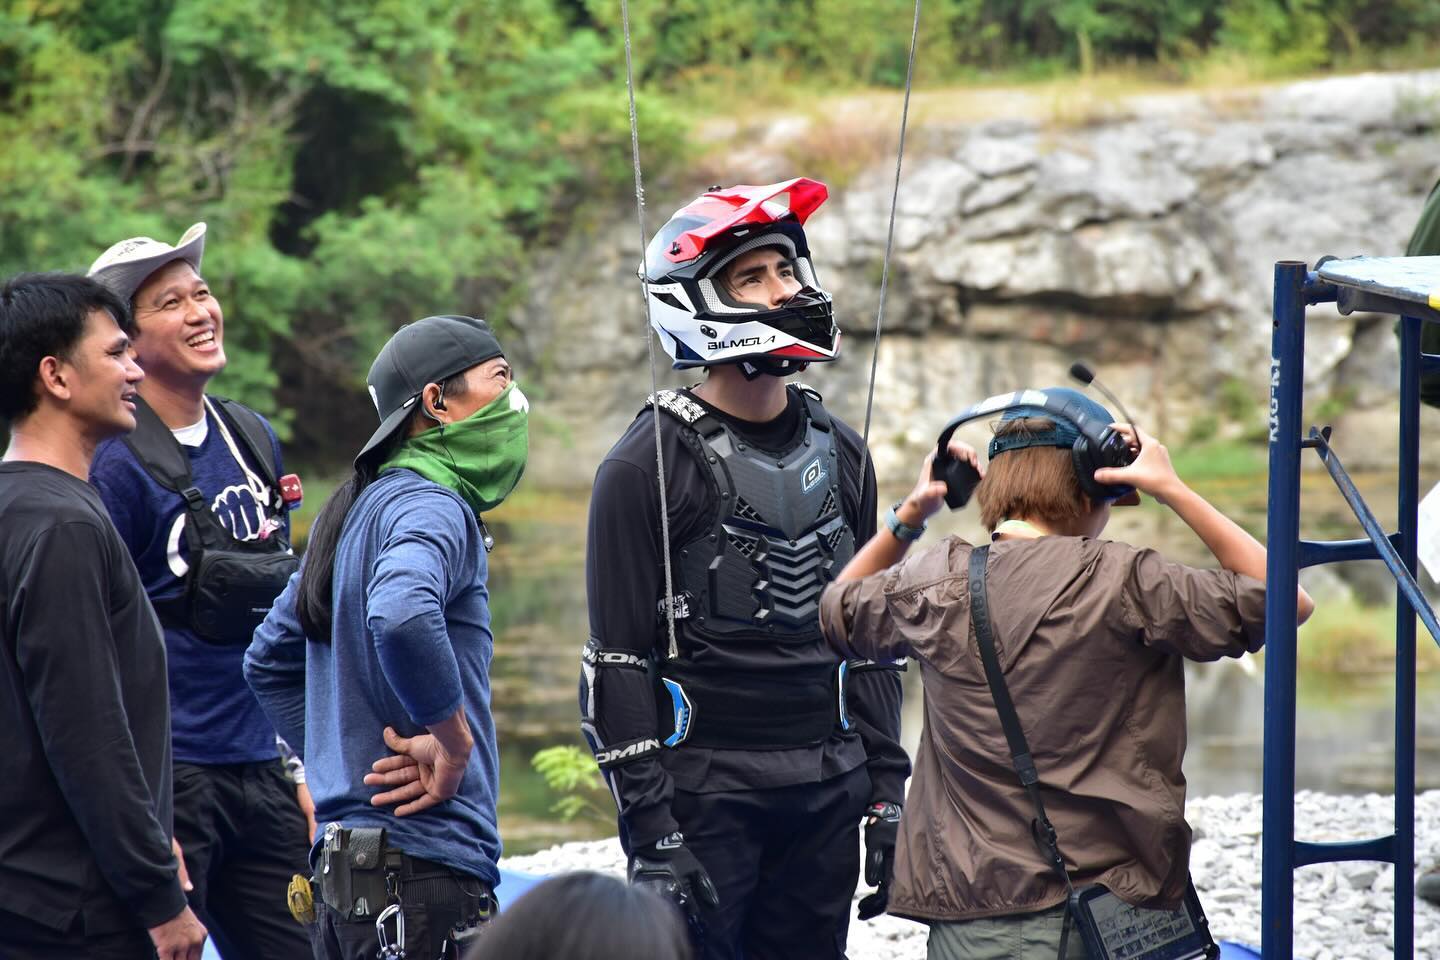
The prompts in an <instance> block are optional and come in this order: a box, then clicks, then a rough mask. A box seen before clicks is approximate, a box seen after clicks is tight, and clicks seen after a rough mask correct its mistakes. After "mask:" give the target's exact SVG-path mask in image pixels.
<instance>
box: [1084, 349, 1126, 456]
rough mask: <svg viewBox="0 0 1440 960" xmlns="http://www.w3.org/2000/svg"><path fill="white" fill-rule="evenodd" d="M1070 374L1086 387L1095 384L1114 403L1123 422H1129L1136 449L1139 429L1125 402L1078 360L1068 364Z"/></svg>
mask: <svg viewBox="0 0 1440 960" xmlns="http://www.w3.org/2000/svg"><path fill="white" fill-rule="evenodd" d="M1070 376H1072V377H1074V378H1075V379H1076V380H1079V381H1080V382H1081V383H1083V384H1085V386H1087V387H1088V386H1090V385H1092V384H1093V385H1094V386H1095V389H1097V390H1099V391H1100V392H1101V393H1103V394H1105V399H1106V400H1109V401H1110V402H1111V403H1113V404H1115V406H1116V407H1117V408H1118V409H1119V410H1120V415H1121V416H1122V417H1124V418H1125V422H1126V423H1128V424H1130V432H1131V433H1132V434H1133V435H1134V436H1135V447H1136V449H1137V450H1138V449H1139V447H1140V431H1139V430H1137V429H1135V418H1134V417H1132V416H1130V411H1129V410H1126V409H1125V404H1123V403H1121V402H1120V398H1119V397H1117V396H1115V394H1113V393H1111V392H1110V391H1109V390H1107V389H1105V384H1103V383H1101V382H1100V381H1099V380H1096V379H1095V371H1094V370H1091V369H1090V368H1089V366H1087V365H1086V364H1084V363H1083V362H1081V361H1079V360H1076V361H1075V362H1074V363H1072V364H1070Z"/></svg>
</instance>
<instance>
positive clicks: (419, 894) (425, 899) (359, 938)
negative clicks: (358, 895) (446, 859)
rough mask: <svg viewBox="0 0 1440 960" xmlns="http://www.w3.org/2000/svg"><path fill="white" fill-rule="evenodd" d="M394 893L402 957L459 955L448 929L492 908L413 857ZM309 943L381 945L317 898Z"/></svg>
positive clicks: (389, 928) (390, 926)
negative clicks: (400, 920) (402, 927)
mask: <svg viewBox="0 0 1440 960" xmlns="http://www.w3.org/2000/svg"><path fill="white" fill-rule="evenodd" d="M399 893H400V900H401V912H402V913H403V914H404V916H405V957H406V960H441V958H444V960H460V957H461V954H462V953H463V952H464V950H465V948H466V947H467V946H468V942H469V941H468V940H467V941H466V942H462V943H458V944H457V943H455V942H454V941H453V940H451V937H450V934H451V930H452V928H454V927H457V926H464V927H466V928H467V932H468V934H469V936H472V937H473V936H476V935H478V933H479V929H478V926H477V924H479V923H483V922H485V921H488V919H489V918H490V917H491V915H492V914H493V913H494V902H495V901H494V895H493V893H492V892H491V889H490V887H489V886H488V885H487V884H485V883H482V882H481V881H480V880H478V879H476V878H475V877H471V876H467V875H465V874H462V873H458V872H456V871H454V870H451V869H450V868H449V867H446V866H444V865H443V864H438V863H431V862H430V861H427V860H421V859H418V858H413V857H406V858H405V863H404V867H403V869H402V871H401V875H400V882H399ZM398 929H399V928H398V925H397V924H396V922H395V921H394V920H393V919H392V920H390V921H389V922H387V923H386V924H385V935H386V937H387V939H388V941H389V942H391V943H394V942H395V939H396V936H397V930H398ZM310 943H311V946H312V947H313V948H314V950H315V960H375V957H376V954H377V952H378V951H379V949H380V937H379V934H378V933H377V931H376V929H375V918H374V917H368V918H363V919H358V920H346V919H344V918H343V917H342V916H341V915H340V914H339V913H336V912H335V911H334V910H332V909H330V907H328V906H326V905H325V904H324V903H323V902H321V901H319V900H318V899H317V901H316V903H315V923H313V924H311V926H310ZM226 960H228V958H226ZM636 960H639V958H636Z"/></svg>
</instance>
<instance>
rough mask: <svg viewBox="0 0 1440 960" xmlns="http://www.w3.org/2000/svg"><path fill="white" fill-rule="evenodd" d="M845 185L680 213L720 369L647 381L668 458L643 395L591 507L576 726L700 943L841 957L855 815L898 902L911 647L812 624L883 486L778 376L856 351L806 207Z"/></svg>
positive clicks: (704, 202)
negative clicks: (891, 647)
mask: <svg viewBox="0 0 1440 960" xmlns="http://www.w3.org/2000/svg"><path fill="white" fill-rule="evenodd" d="M825 197H826V189H825V186H824V185H823V184H820V183H817V182H815V181H813V180H806V179H799V180H792V181H789V182H786V183H781V184H774V185H771V186H769V187H735V188H731V189H728V190H722V189H720V188H718V187H717V188H714V189H712V190H711V191H710V192H708V193H706V194H705V195H703V196H702V197H700V198H698V199H697V200H696V201H694V202H692V203H691V204H688V205H687V206H686V207H684V208H682V209H681V210H680V211H679V212H678V213H677V214H676V215H675V216H674V217H672V218H671V220H670V222H669V223H667V224H666V225H665V226H664V227H663V228H661V230H660V232H659V233H658V234H657V235H656V237H655V239H654V241H653V242H652V243H651V245H650V248H649V250H648V251H647V253H646V263H645V273H646V290H647V296H648V298H649V304H648V308H649V310H650V311H651V314H650V315H651V322H652V325H653V326H654V327H655V328H656V331H657V332H658V333H659V335H660V338H661V341H662V342H663V343H664V345H665V347H666V349H667V351H668V352H669V353H670V355H671V356H672V357H673V358H674V360H675V366H676V367H677V368H685V367H705V368H707V369H708V376H707V377H706V379H705V382H704V383H702V384H700V385H699V386H697V387H695V388H693V389H689V390H681V391H663V392H662V393H661V394H659V395H658V396H657V397H654V398H652V399H651V402H652V403H654V404H656V405H657V406H658V408H659V433H660V437H659V445H660V448H661V449H660V454H661V461H660V463H657V458H656V424H655V420H654V416H655V411H653V410H649V409H647V410H645V411H644V412H643V413H642V415H641V416H639V417H637V419H636V420H635V421H634V423H633V424H632V425H631V427H630V429H629V430H627V431H626V433H625V435H624V436H623V437H621V438H620V441H619V442H618V443H617V444H616V445H615V447H614V448H613V449H612V450H611V451H610V453H609V455H608V456H607V457H606V458H605V461H604V462H603V463H602V464H601V465H600V468H599V471H598V472H597V473H596V477H595V486H594V492H593V496H592V500H591V504H590V525H589V538H588V545H587V554H586V578H587V588H588V595H589V607H590V639H589V642H588V643H587V644H586V648H585V654H584V662H583V663H582V679H581V687H580V699H581V714H582V729H583V730H584V732H585V735H586V737H587V739H588V740H589V742H590V745H591V747H592V749H593V750H594V751H595V755H596V759H597V760H598V761H599V763H600V766H601V769H602V771H603V772H604V774H605V777H606V780H607V782H608V783H609V784H610V787H611V789H612V791H613V793H614V795H615V799H616V802H617V805H618V807H619V818H620V829H621V842H622V843H623V844H624V846H625V849H626V853H627V855H628V856H629V858H630V874H631V879H632V880H633V881H634V882H636V883H647V884H653V885H655V886H656V887H658V888H659V889H660V890H661V891H662V892H663V893H666V894H667V895H669V896H670V897H672V898H673V899H674V900H675V901H676V902H677V903H679V904H680V905H681V906H682V908H684V909H685V910H686V911H687V913H688V914H689V916H690V918H691V921H692V923H691V928H692V931H693V932H694V933H695V936H696V939H697V940H698V941H699V943H700V945H701V946H702V948H703V955H704V956H705V957H712V958H720V957H724V958H729V957H738V956H745V957H787V958H793V957H805V958H807V960H815V958H827V957H836V958H843V957H844V955H845V939H846V931H847V927H848V914H849V904H850V899H851V897H852V896H853V894H854V891H855V885H856V880H857V876H858V873H859V870H860V864H859V844H858V843H857V837H856V828H857V826H858V825H859V822H860V820H861V818H862V817H867V815H868V826H867V828H866V859H867V863H866V880H867V882H869V883H871V884H879V885H880V886H881V892H880V894H879V895H878V896H877V898H876V902H875V903H872V904H870V905H869V906H875V907H876V908H877V909H876V910H875V912H879V910H882V909H883V899H884V891H885V889H886V887H887V886H888V881H889V872H890V860H891V857H892V855H893V850H894V843H895V826H896V823H897V822H898V820H899V813H900V803H901V801H902V798H903V794H904V782H905V777H906V776H907V774H908V772H909V761H908V759H907V758H906V756H905V753H904V751H903V750H901V748H900V747H899V744H898V737H899V727H900V715H899V714H900V678H899V674H898V672H897V668H898V665H896V664H874V663H866V662H856V663H842V662H841V661H839V660H838V659H837V658H836V656H835V655H834V654H833V653H832V652H830V651H829V650H828V649H827V645H826V643H825V641H824V639H823V638H822V637H821V635H820V632H819V628H818V622H817V603H818V601H819V597H820V591H821V590H822V589H823V588H824V586H825V584H826V583H827V582H829V580H830V579H831V578H832V577H833V576H834V575H835V574H836V573H838V572H839V570H840V568H841V567H843V566H844V565H845V562H846V561H847V560H848V559H849V557H850V556H851V554H852V553H853V552H854V550H855V545H856V544H857V543H863V542H865V540H867V539H868V538H869V537H870V535H871V534H872V533H874V529H875V520H874V517H875V499H876V492H875V479H874V473H873V471H872V470H870V469H868V468H863V472H862V465H864V464H865V461H866V457H865V456H864V445H863V443H862V441H861V439H860V437H859V436H858V435H857V434H856V433H855V432H854V431H853V430H851V429H850V428H849V427H848V426H846V425H845V424H843V423H841V422H840V421H839V420H837V419H835V418H834V417H832V416H831V415H830V414H829V413H828V412H827V411H826V410H825V408H824V406H823V405H822V404H821V402H820V397H819V395H818V394H816V393H814V392H813V391H810V390H808V389H807V388H804V387H801V386H798V385H791V386H788V387H787V385H786V383H785V380H784V378H785V377H787V376H789V375H791V374H793V373H797V372H799V371H800V370H802V369H804V368H805V366H806V365H807V364H808V363H811V362H819V361H825V360H831V359H834V357H835V355H836V352H837V350H836V348H837V339H838V334H837V330H836V327H835V324H834V320H833V318H832V315H831V309H830V298H829V296H828V295H827V294H825V293H824V292H823V291H821V290H820V289H819V285H818V283H817V282H816V280H815V275H814V269H813V267H812V265H811V263H810V257H809V249H808V246H807V244H806V241H805V234H804V231H803V230H802V226H801V225H802V224H803V223H804V221H805V219H806V218H807V217H808V216H809V215H810V213H811V212H813V211H814V209H815V208H816V207H818V206H819V205H820V204H821V203H822V202H823V201H824V199H825ZM662 465H663V469H664V478H665V491H664V501H663V510H662V500H661V495H660V489H659V483H658V482H657V470H658V468H659V467H660V466H662ZM662 514H663V515H664V516H665V518H666V520H667V521H668V542H666V540H665V534H664V532H663V529H662V528H663V527H664V526H665V525H664V524H662V519H661V518H662ZM666 553H668V559H669V564H668V569H667V564H666ZM869 915H871V914H870V910H869V909H866V910H864V911H863V913H862V916H867V917H868V916H869Z"/></svg>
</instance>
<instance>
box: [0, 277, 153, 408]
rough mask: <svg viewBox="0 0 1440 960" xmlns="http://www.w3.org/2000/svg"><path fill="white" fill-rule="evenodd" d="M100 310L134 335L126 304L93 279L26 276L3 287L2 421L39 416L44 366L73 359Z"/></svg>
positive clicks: (0, 338)
mask: <svg viewBox="0 0 1440 960" xmlns="http://www.w3.org/2000/svg"><path fill="white" fill-rule="evenodd" d="M96 310H105V311H106V312H108V313H109V314H110V315H111V316H112V317H114V318H115V323H116V324H118V325H119V327H120V329H121V330H124V331H125V332H126V333H127V334H129V335H130V336H132V337H133V336H134V335H135V324H134V321H132V320H131V318H130V310H129V308H128V307H126V305H125V303H124V301H122V300H121V299H120V298H119V297H117V296H115V294H113V293H111V292H110V291H109V290H107V289H106V288H105V287H103V286H101V285H100V284H98V283H96V282H95V281H94V280H91V279H90V278H89V277H82V276H80V275H79V274H77V273H22V274H20V275H18V276H15V277H11V278H10V279H9V280H7V281H6V282H5V285H4V286H3V287H0V420H5V421H8V422H10V423H14V422H16V421H19V420H24V419H25V418H26V417H28V416H30V414H32V413H34V412H35V409H36V407H38V406H39V404H40V397H39V394H38V393H37V392H36V390H35V378H36V375H37V372H38V370H39V368H40V361H41V360H43V359H45V358H46V357H59V358H60V359H62V360H68V359H70V352H71V351H72V350H74V349H75V344H77V343H79V342H80V340H81V339H82V338H83V337H84V336H85V328H86V324H87V323H88V322H89V319H90V314H91V313H93V312H95V311H96Z"/></svg>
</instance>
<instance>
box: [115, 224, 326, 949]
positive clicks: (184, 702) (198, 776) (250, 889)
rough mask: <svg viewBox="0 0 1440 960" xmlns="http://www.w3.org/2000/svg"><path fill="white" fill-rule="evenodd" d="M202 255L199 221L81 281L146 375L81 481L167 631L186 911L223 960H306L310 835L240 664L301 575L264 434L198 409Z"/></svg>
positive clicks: (206, 338)
mask: <svg viewBox="0 0 1440 960" xmlns="http://www.w3.org/2000/svg"><path fill="white" fill-rule="evenodd" d="M204 250H205V225H204V224H203V223H197V224H195V225H194V226H192V227H191V228H190V229H189V230H187V231H186V232H185V235H184V236H182V237H181V238H180V242H179V244H177V245H176V246H173V247H172V246H170V245H169V244H166V243H161V242H159V241H156V240H151V239H150V238H148V237H133V238H131V239H128V240H122V241H121V242H119V243H117V244H115V245H114V246H112V247H111V248H110V249H108V250H106V251H105V252H104V253H103V254H101V256H100V257H99V259H97V260H96V261H95V263H94V264H93V265H92V266H91V268H90V276H91V277H93V278H94V279H95V280H97V281H99V282H100V283H101V284H102V285H104V286H105V287H107V288H109V289H110V290H111V291H112V292H114V293H115V294H116V295H117V296H118V297H119V298H120V299H121V300H122V301H125V302H127V303H128V304H129V305H130V308H131V311H132V313H133V315H134V318H135V328H136V335H135V344H134V349H135V359H136V361H137V362H138V363H139V364H140V367H141V368H142V369H143V370H144V371H145V380H144V382H143V383H142V385H141V387H140V402H139V403H138V404H137V409H136V420H137V426H136V429H135V432H134V433H132V434H130V435H129V436H127V437H125V438H124V439H114V440H111V441H108V442H106V443H103V444H101V445H100V447H99V449H98V450H97V451H96V454H95V462H94V464H93V466H92V467H91V473H90V479H91V482H92V483H94V484H95V486H96V487H97V488H98V489H99V491H100V496H101V499H102V500H103V501H104V503H105V506H106V508H107V509H108V510H109V512H110V516H111V518H112V519H113V520H114V522H115V527H116V529H118V530H119V532H120V536H121V538H122V539H123V540H124V542H125V544H126V546H127V547H128V548H129V550H130V554H131V556H132V557H134V558H135V564H136V566H137V567H138V568H139V571H140V578H141V580H142V582H143V583H144V585H145V591H146V593H147V594H148V595H149V596H150V600H151V602H152V603H153V604H154V605H155V610H156V612H157V613H158V614H159V616H160V622H161V623H162V625H163V626H164V629H165V646H166V652H167V654H168V666H169V684H170V702H171V708H172V712H173V716H172V731H173V742H174V759H175V840H176V842H177V845H178V847H179V848H180V850H181V851H182V856H183V859H182V864H183V865H184V866H185V867H188V869H189V875H190V880H191V882H192V883H193V884H194V889H193V890H192V891H191V894H190V900H191V903H192V904H193V905H194V907H195V910H196V912H197V913H198V914H199V915H200V916H201V917H202V918H203V919H204V921H205V923H206V925H207V926H208V927H209V928H210V930H211V933H212V935H213V936H214V938H215V941H216V944H217V945H218V946H219V947H220V950H221V952H222V953H223V954H224V955H225V956H226V957H236V958H241V957H266V958H276V960H288V958H294V960H300V958H302V957H307V956H308V955H309V950H308V946H307V937H306V935H305V932H304V930H303V929H302V928H301V927H300V926H298V925H297V924H296V923H295V921H294V920H293V919H291V917H290V914H289V912H288V910H287V909H286V903H285V890H286V887H287V885H288V883H289V881H290V878H291V876H293V875H294V874H296V873H301V872H304V871H305V870H306V865H307V864H306V854H307V850H308V847H309V833H310V831H309V829H308V825H307V823H306V814H305V813H304V812H302V809H301V805H300V801H298V800H297V796H296V790H295V788H294V787H292V786H291V785H290V782H289V781H288V780H287V779H286V777H285V773H284V769H283V766H282V764H281V761H280V758H279V754H278V753H277V751H276V742H275V731H274V728H273V727H272V726H271V725H270V722H269V720H267V719H266V717H265V714H264V712H263V711H262V710H261V708H260V704H259V702H258V701H256V699H255V697H254V695H253V694H252V693H251V692H250V688H249V687H248V686H247V685H246V683H245V678H244V675H243V673H242V666H241V664H242V660H243V658H244V653H245V648H246V646H248V645H249V642H250V635H251V633H253V631H254V628H255V627H256V626H258V625H259V623H260V621H261V620H263V619H264V616H265V613H266V612H267V611H268V609H269V607H270V604H271V603H272V602H273V601H274V599H275V597H276V596H277V595H278V594H279V592H280V590H281V589H283V588H284V586H285V581H286V580H287V579H288V577H289V575H290V573H292V572H293V571H294V569H295V567H296V561H295V559H294V557H293V555H292V554H291V552H290V548H289V547H290V545H289V523H288V520H287V516H286V509H285V507H286V505H285V502H284V499H283V497H282V494H281V490H280V483H279V477H280V475H281V473H282V472H283V471H282V469H281V465H280V446H279V442H278V440H276V438H275V433H274V431H273V430H271V428H270V425H269V424H268V423H267V422H266V421H265V420H264V418H262V417H261V416H260V415H259V414H257V413H255V412H254V411H252V410H250V409H249V408H248V407H245V406H242V405H241V404H238V403H235V402H233V401H229V400H225V399H223V398H220V397H214V396H208V395H207V394H206V387H207V386H208V384H209V383H210V380H211V378H212V377H214V376H215V375H216V374H218V373H220V371H221V370H223V369H224V368H225V360H226V357H225V315H224V312H223V311H222V310H221V308H220V302H219V300H217V299H216V297H215V295H214V294H213V293H212V292H211V290H210V287H209V284H207V283H206V282H205V278H204V276H203V275H202V274H201V272H200V266H201V259H202V257H203V254H204ZM306 796H308V795H306Z"/></svg>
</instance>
